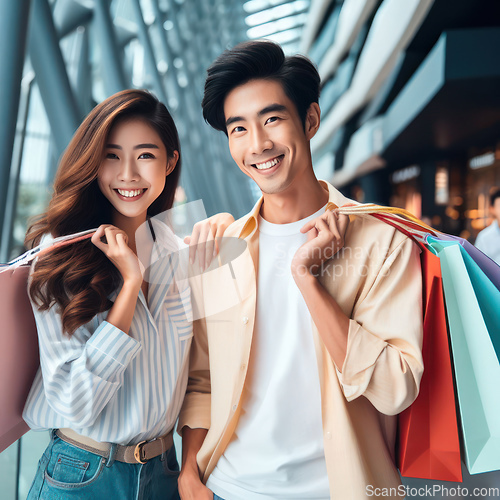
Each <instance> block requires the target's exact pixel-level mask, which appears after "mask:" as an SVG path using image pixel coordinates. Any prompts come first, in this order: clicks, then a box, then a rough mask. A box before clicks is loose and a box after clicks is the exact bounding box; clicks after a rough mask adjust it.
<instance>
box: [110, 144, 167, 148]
mask: <svg viewBox="0 0 500 500" xmlns="http://www.w3.org/2000/svg"><path fill="white" fill-rule="evenodd" d="M106 147H107V148H109V149H123V148H122V147H121V146H119V145H118V144H107V145H106ZM133 149H160V148H159V146H157V145H156V144H153V143H146V144H137V146H134V147H133Z"/></svg>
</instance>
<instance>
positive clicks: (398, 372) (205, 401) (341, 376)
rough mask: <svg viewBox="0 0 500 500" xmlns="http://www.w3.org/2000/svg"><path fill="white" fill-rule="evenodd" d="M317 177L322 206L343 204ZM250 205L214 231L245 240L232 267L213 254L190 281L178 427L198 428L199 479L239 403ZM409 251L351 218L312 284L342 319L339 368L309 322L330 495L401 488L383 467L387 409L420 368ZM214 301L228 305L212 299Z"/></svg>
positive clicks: (250, 267) (396, 405)
mask: <svg viewBox="0 0 500 500" xmlns="http://www.w3.org/2000/svg"><path fill="white" fill-rule="evenodd" d="M322 185H323V186H324V187H325V189H328V190H329V201H330V202H332V203H334V204H335V205H337V206H341V205H343V204H345V203H349V202H350V200H348V199H347V198H345V197H344V196H343V195H342V194H341V193H339V192H338V191H337V190H336V189H335V188H334V187H333V186H331V185H330V184H328V183H326V182H323V181H322ZM261 203H262V199H261V200H260V201H259V202H258V203H257V204H256V206H255V207H254V209H253V210H252V212H250V213H249V214H247V215H246V216H244V217H243V218H241V219H239V220H238V221H236V222H235V223H233V224H232V225H231V226H230V227H229V228H228V230H227V231H226V234H225V237H230V236H232V237H238V238H240V239H244V240H245V242H246V243H247V247H246V250H245V251H244V252H243V253H242V254H241V255H239V256H238V258H236V259H234V260H233V261H232V269H229V266H227V265H221V261H219V263H217V262H215V263H213V265H212V266H211V267H210V268H209V271H208V272H206V273H204V274H202V275H201V276H198V278H197V279H195V280H193V283H192V286H193V293H194V294H195V295H198V297H200V296H202V297H203V299H202V300H203V301H204V302H205V303H206V304H208V308H207V310H206V311H205V313H206V314H209V316H207V317H206V318H202V319H199V320H196V321H195V323H194V340H193V344H192V348H191V357H190V370H189V382H188V389H187V395H186V398H185V401H184V405H183V407H182V411H181V414H180V417H179V426H178V428H179V430H180V432H182V427H184V426H186V425H187V426H189V427H191V428H204V429H208V434H207V436H206V439H205V441H204V443H203V445H202V447H201V449H200V451H199V453H198V456H197V459H198V465H199V468H200V471H201V473H202V474H203V480H204V481H206V480H207V478H208V476H209V475H210V473H211V472H212V470H213V469H214V467H215V465H216V464H217V461H218V460H219V457H220V456H221V455H222V454H223V452H224V450H225V448H226V446H227V444H228V442H229V441H230V440H231V437H232V435H233V432H234V430H235V428H236V426H237V424H238V418H239V414H240V410H241V395H242V390H243V386H244V383H245V376H246V372H247V367H248V362H249V356H250V350H251V349H250V348H251V344H252V334H253V330H254V327H255V308H256V296H257V283H256V276H258V273H257V267H258V262H259V231H258V214H259V210H260V206H261ZM419 252H420V250H419V249H418V247H417V245H415V244H414V243H413V242H412V241H411V240H410V239H409V238H407V237H406V236H404V235H403V234H402V233H400V232H399V231H397V230H395V229H393V228H392V227H391V226H389V225H386V224H384V223H382V222H380V221H377V220H376V219H374V218H370V217H368V218H366V217H364V218H362V217H351V221H350V224H349V226H348V229H347V232H346V235H345V247H344V250H343V251H341V252H339V254H337V255H336V256H335V257H334V258H333V259H331V260H329V261H328V262H326V263H325V264H324V265H323V267H322V270H321V273H320V274H321V276H320V278H319V279H320V281H321V283H322V285H323V286H324V287H325V289H326V290H327V291H328V292H329V293H330V295H331V296H332V297H334V298H335V300H336V301H337V303H338V304H339V305H340V307H341V308H342V310H343V311H344V313H345V314H346V315H347V316H349V318H351V320H350V323H349V336H348V344H347V354H346V358H345V361H344V365H343V366H342V369H341V372H342V373H340V372H339V371H338V370H337V369H336V366H335V364H334V362H333V360H332V358H331V356H330V355H329V353H328V351H327V350H326V348H325V346H324V344H323V342H322V340H321V338H320V336H319V333H318V330H317V328H316V327H315V325H314V323H313V336H314V343H315V346H316V354H317V360H318V383H319V384H320V386H321V400H322V420H323V436H324V447H325V458H326V464H327V470H328V478H329V484H330V494H331V498H332V499H335V500H360V499H363V498H371V497H373V496H376V495H373V494H372V493H373V492H376V491H377V490H375V488H398V486H399V485H400V477H399V474H398V472H397V469H396V467H395V465H394V448H395V437H396V421H397V417H396V415H397V414H398V413H400V412H401V411H402V410H404V409H405V408H406V407H408V406H409V405H410V404H411V403H412V402H413V401H414V399H415V398H416V396H417V394H418V388H419V384H420V379H421V376H422V372H423V362H422V354H421V347H422V281H421V270H420V258H419ZM221 254H224V244H223V245H222V247H221ZM211 269H215V272H210V270H211ZM235 283H236V285H235ZM235 297H236V299H235ZM198 300H199V299H198ZM269 300H279V297H270V299H269ZM225 302H227V304H226V305H227V307H225V306H222V305H221V304H224V303H225ZM290 397H292V398H293V397H294V395H293V394H291V395H290ZM300 404H301V401H297V405H300ZM297 432H300V429H297ZM393 491H394V490H393ZM392 495H393V497H394V493H393V494H392Z"/></svg>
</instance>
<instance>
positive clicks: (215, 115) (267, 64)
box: [201, 41, 320, 135]
mask: <svg viewBox="0 0 500 500" xmlns="http://www.w3.org/2000/svg"><path fill="white" fill-rule="evenodd" d="M207 74H208V76H207V79H206V81H205V93H204V95H203V101H202V103H201V106H202V108H203V117H204V118H205V120H206V121H207V122H208V123H209V124H210V125H211V126H212V127H213V128H215V129H217V130H222V131H223V132H224V133H225V134H226V135H227V130H226V120H225V117H224V101H225V99H226V96H227V95H228V94H229V92H231V91H232V90H233V89H234V88H236V87H239V86H240V85H243V84H245V83H247V82H249V81H250V80H254V79H257V78H259V79H268V80H275V81H277V82H279V83H281V85H282V86H283V90H284V92H285V94H286V95H287V97H288V98H289V99H290V100H291V101H292V102H293V103H294V104H295V106H296V108H297V112H298V114H299V117H300V120H301V121H302V125H303V126H305V121H306V115H307V110H308V109H309V106H310V105H311V103H313V102H318V99H319V84H320V77H319V74H318V71H317V70H316V68H315V67H314V65H313V63H312V62H311V61H310V60H309V59H307V58H306V57H304V56H300V55H297V56H287V57H285V54H284V53H283V49H282V48H281V47H280V46H279V45H278V44H276V43H274V42H269V41H250V42H243V43H240V44H238V45H236V46H235V47H234V48H232V49H230V50H226V51H224V52H223V53H222V54H221V55H220V56H219V57H218V58H217V59H216V60H215V61H214V62H213V64H212V65H211V66H210V67H209V68H208V70H207Z"/></svg>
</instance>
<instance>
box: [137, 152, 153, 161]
mask: <svg viewBox="0 0 500 500" xmlns="http://www.w3.org/2000/svg"><path fill="white" fill-rule="evenodd" d="M139 158H140V159H146V160H148V159H154V158H155V155H154V154H152V153H142V154H141V155H140V156H139Z"/></svg>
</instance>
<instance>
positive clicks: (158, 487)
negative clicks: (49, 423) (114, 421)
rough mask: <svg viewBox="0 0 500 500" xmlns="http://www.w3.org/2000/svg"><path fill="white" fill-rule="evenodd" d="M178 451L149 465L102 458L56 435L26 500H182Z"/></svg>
mask: <svg viewBox="0 0 500 500" xmlns="http://www.w3.org/2000/svg"><path fill="white" fill-rule="evenodd" d="M178 476H179V464H178V463H177V458H176V456H175V448H174V446H172V448H170V450H168V451H166V452H165V453H163V454H162V455H159V456H158V457H156V458H153V459H152V460H149V462H147V463H146V464H126V463H123V462H117V461H114V460H113V458H112V457H110V459H109V460H108V459H106V458H102V457H100V456H98V455H95V454H93V453H90V452H89V451H86V450H82V449H80V448H77V447H76V446H73V445H71V444H68V443H66V442H65V441H63V440H62V439H60V438H59V437H58V436H56V435H55V433H52V439H51V441H50V443H49V445H48V446H47V449H46V450H45V452H44V454H43V455H42V458H41V459H40V461H39V462H38V471H37V473H36V475H35V479H34V480H33V484H32V485H31V489H30V491H29V493H28V498H27V500H36V499H42V500H60V499H64V500H66V499H78V500H97V499H107V500H111V499H115V498H116V499H120V500H156V499H158V500H160V499H161V500H179V493H178V490H177V479H178Z"/></svg>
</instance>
